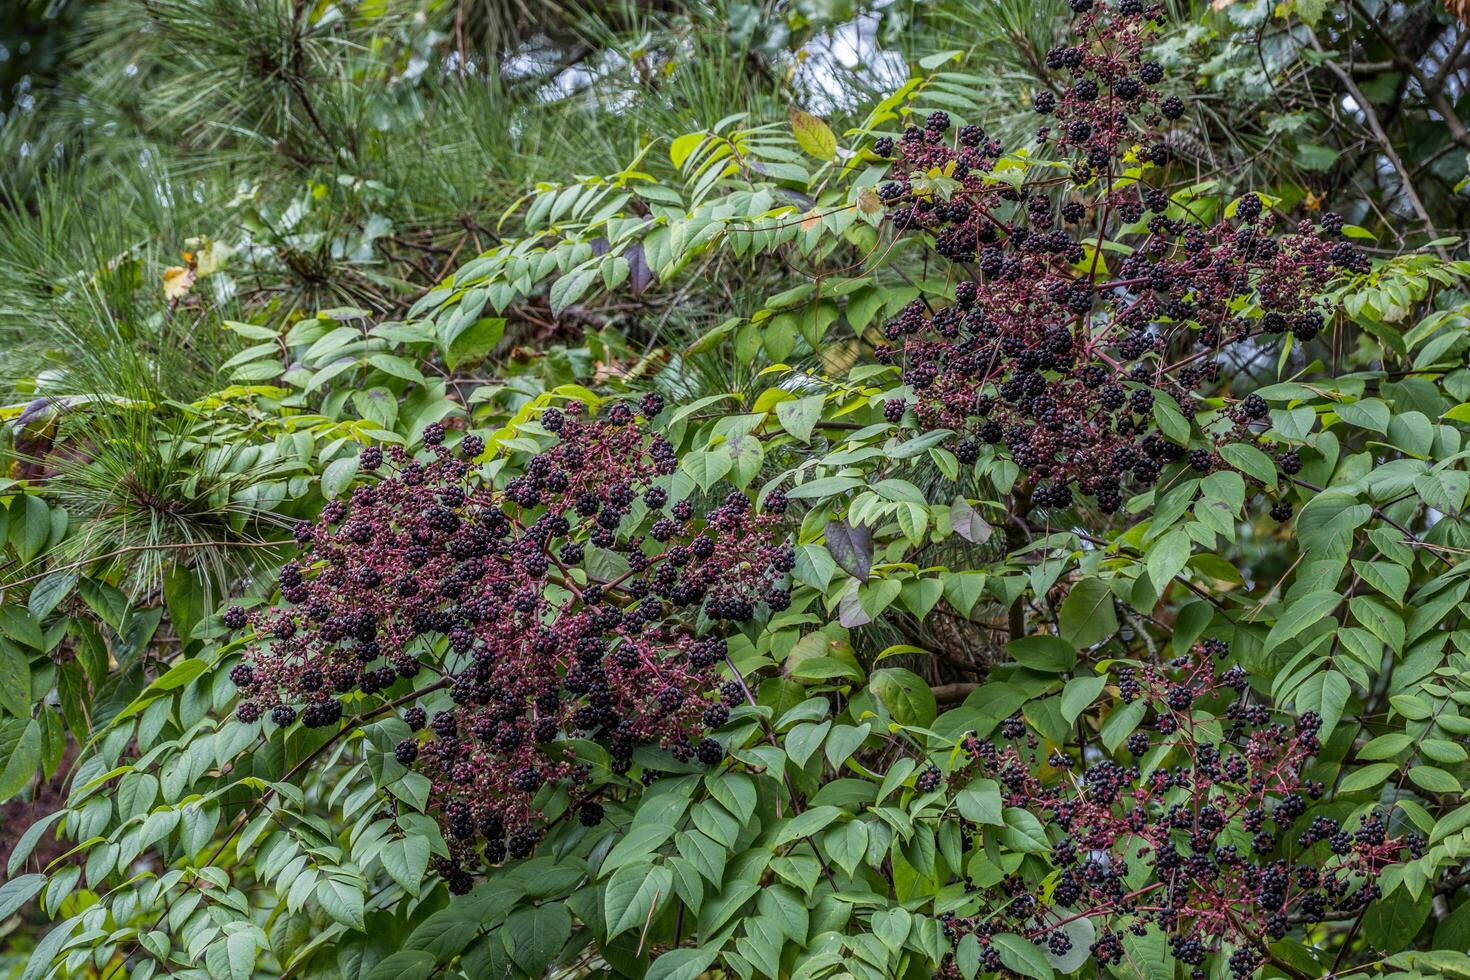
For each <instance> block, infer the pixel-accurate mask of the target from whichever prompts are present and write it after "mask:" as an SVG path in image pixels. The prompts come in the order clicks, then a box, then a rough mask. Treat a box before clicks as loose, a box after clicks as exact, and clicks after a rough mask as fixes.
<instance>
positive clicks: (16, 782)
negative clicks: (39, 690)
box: [0, 718, 41, 802]
mask: <svg viewBox="0 0 1470 980" xmlns="http://www.w3.org/2000/svg"><path fill="white" fill-rule="evenodd" d="M0 761H3V766H0V802H3V801H5V800H8V799H10V798H11V797H12V796H14V795H15V794H17V793H19V792H20V791H21V790H23V789H25V787H26V784H27V783H29V782H30V781H31V777H32V776H34V775H35V774H36V768H37V767H38V766H40V764H41V723H40V721H38V720H37V719H35V718H30V719H24V718H15V719H11V720H10V721H9V722H7V723H6V725H5V728H4V730H3V734H0Z"/></svg>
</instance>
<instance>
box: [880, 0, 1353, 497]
mask: <svg viewBox="0 0 1470 980" xmlns="http://www.w3.org/2000/svg"><path fill="white" fill-rule="evenodd" d="M1073 6H1074V7H1078V6H1080V7H1082V8H1085V10H1084V12H1083V13H1082V14H1081V15H1080V16H1079V17H1078V18H1077V20H1076V21H1075V24H1074V27H1075V32H1076V35H1077V41H1078V43H1076V44H1074V45H1071V46H1063V47H1058V48H1055V49H1053V50H1052V51H1050V52H1048V54H1047V56H1046V66H1047V68H1048V69H1049V70H1050V72H1051V78H1050V85H1051V87H1050V88H1048V89H1045V90H1043V91H1041V92H1039V93H1038V94H1037V96H1036V98H1035V108H1036V110H1037V112H1038V113H1041V114H1042V115H1043V116H1044V117H1045V118H1046V120H1047V122H1048V125H1047V126H1045V127H1043V128H1042V129H1041V131H1040V133H1039V137H1040V139H1041V140H1042V141H1043V143H1044V144H1045V145H1048V146H1050V147H1052V148H1053V149H1054V150H1055V151H1056V152H1057V154H1058V155H1059V156H1060V157H1061V160H1060V163H1061V164H1062V172H1063V174H1064V176H1056V175H1057V173H1058V171H1057V170H1055V169H1048V168H1042V167H1035V168H1032V169H1031V170H1030V171H1029V174H1030V175H1029V176H1028V177H1027V178H1026V180H1025V181H1024V182H1023V183H1022V184H1020V185H1019V186H1013V185H1011V184H1007V183H1005V182H1002V181H1000V180H998V179H997V178H996V177H995V175H994V174H992V173H991V172H989V171H990V168H991V166H992V165H993V161H994V160H995V158H996V157H997V156H998V155H999V154H1000V152H1001V148H1000V146H999V144H998V143H996V142H994V141H989V140H987V139H986V138H985V136H984V134H983V133H982V132H981V131H980V130H979V129H978V128H977V127H975V126H964V127H960V128H959V130H958V132H957V133H954V134H951V133H950V130H951V126H952V123H951V120H950V118H949V116H948V115H947V114H946V113H943V112H937V113H934V114H933V115H931V116H929V117H928V119H927V120H926V122H925V124H924V125H923V126H922V127H920V126H910V127H909V128H908V129H907V130H906V131H905V132H904V133H903V134H902V136H901V137H900V138H898V139H897V140H896V141H895V140H892V139H889V138H884V139H883V140H880V141H879V142H878V144H877V145H876V146H875V150H876V151H877V152H878V153H879V154H880V155H884V156H893V157H894V163H893V166H892V172H891V176H892V179H891V180H890V181H889V182H887V183H885V184H883V185H882V186H881V187H880V189H879V197H880V199H881V200H883V201H884V202H885V203H886V204H887V205H888V218H889V220H890V222H891V224H892V226H893V228H894V229H895V232H896V233H908V234H911V235H919V236H922V237H923V238H924V241H925V242H926V244H927V246H928V247H929V248H931V249H932V250H933V251H934V252H935V253H936V254H937V255H938V256H940V257H941V258H943V259H947V260H949V262H950V263H951V270H952V272H951V275H952V280H953V281H954V282H955V287H954V297H953V300H952V301H950V300H949V298H948V296H947V295H945V296H939V295H924V296H921V297H920V298H918V299H915V300H914V301H913V302H912V303H911V304H909V306H907V307H906V308H905V309H903V310H902V311H901V312H900V313H899V315H898V316H897V317H895V318H894V319H893V320H891V321H890V322H888V323H887V324H886V325H885V326H884V327H883V334H884V342H883V343H881V344H880V345H879V346H878V348H877V351H876V353H877V356H878V358H879V360H880V361H883V362H886V363H897V364H900V365H901V367H902V379H903V381H904V383H905V384H906V385H907V386H908V389H909V390H910V391H911V392H912V394H911V395H905V396H904V397H903V398H897V397H895V398H894V399H892V400H891V401H889V402H888V403H887V404H886V405H885V406H884V408H885V413H884V414H885V416H886V417H887V418H888V420H889V421H891V422H895V423H897V422H898V421H900V420H901V419H902V418H903V417H904V415H905V414H906V412H907V410H908V409H910V408H912V410H913V415H914V417H915V419H916V421H917V423H918V424H919V426H920V427H921V428H924V429H935V428H946V429H952V430H954V431H955V432H956V433H957V436H956V444H955V446H954V447H953V448H954V452H955V454H956V456H957V457H958V458H959V459H960V460H961V461H965V462H969V461H974V460H975V459H977V458H979V456H980V454H981V451H982V446H984V445H987V444H990V445H995V446H997V447H1003V448H1004V450H1005V451H1006V452H1007V453H1008V454H1009V456H1010V458H1011V459H1013V460H1014V461H1015V462H1016V463H1017V464H1018V465H1019V467H1020V468H1021V470H1022V471H1023V472H1024V473H1026V474H1027V475H1028V477H1029V483H1030V485H1031V487H1032V499H1033V500H1034V501H1035V502H1036V503H1038V504H1040V505H1050V506H1057V507H1065V506H1068V505H1070V504H1071V503H1072V502H1073V494H1074V489H1075V491H1076V492H1078V493H1081V494H1083V495H1085V496H1089V497H1093V498H1094V499H1095V501H1096V504H1097V506H1098V508H1099V509H1100V510H1102V511H1103V512H1105V513H1111V512H1113V511H1115V510H1117V509H1118V508H1119V507H1120V506H1121V504H1122V501H1123V499H1124V497H1125V496H1126V493H1127V492H1128V490H1129V488H1130V486H1131V487H1136V488H1146V487H1148V486H1150V485H1152V484H1153V483H1154V482H1155V481H1156V480H1158V478H1159V476H1160V473H1161V470H1162V469H1163V467H1165V466H1167V465H1169V464H1171V463H1175V462H1180V463H1184V462H1187V464H1188V465H1189V466H1190V467H1192V468H1193V469H1194V470H1196V471H1200V472H1206V471H1208V470H1210V469H1211V468H1213V467H1214V466H1216V465H1219V455H1218V452H1217V449H1218V446H1219V445H1220V444H1221V443H1224V442H1227V441H1241V440H1252V441H1254V440H1258V439H1259V436H1260V434H1261V433H1262V432H1263V431H1264V430H1265V429H1266V427H1267V425H1268V418H1267V416H1268V411H1267V406H1266V404H1265V402H1264V401H1263V400H1262V399H1261V398H1260V397H1259V396H1256V395H1254V394H1244V395H1243V396H1240V395H1236V396H1233V397H1232V396H1229V395H1227V397H1226V398H1225V399H1224V405H1225V407H1224V408H1221V409H1218V410H1216V411H1215V412H1214V414H1213V416H1206V417H1205V419H1204V420H1203V421H1204V424H1203V428H1202V432H1203V445H1201V444H1200V443H1199V442H1196V443H1195V447H1196V448H1195V449H1194V451H1193V452H1190V451H1189V436H1188V435H1187V433H1188V432H1189V429H1190V423H1189V419H1190V418H1191V417H1192V416H1195V415H1197V414H1199V413H1201V412H1203V411H1205V410H1206V409H1207V408H1208V407H1209V406H1207V405H1206V404H1205V403H1204V400H1203V393H1204V392H1207V391H1209V392H1211V393H1213V391H1214V390H1215V389H1216V388H1218V387H1219V386H1220V385H1221V382H1222V377H1221V375H1222V370H1221V369H1222V362H1221V359H1220V355H1221V354H1222V352H1224V351H1225V350H1226V349H1227V348H1231V347H1232V346H1237V347H1239V348H1241V349H1246V348H1248V347H1249V346H1250V345H1252V344H1261V343H1269V342H1270V341H1271V339H1272V338H1273V337H1279V336H1281V335H1284V334H1286V333H1290V334H1291V335H1292V337H1293V338H1294V339H1295V341H1296V342H1299V343H1304V342H1307V341H1309V340H1311V339H1312V338H1313V337H1315V336H1316V335H1317V334H1318V333H1319V331H1321V330H1322V329H1323V327H1324V324H1325V323H1326V322H1327V317H1328V315H1329V313H1330V312H1331V311H1329V310H1327V309H1324V308H1322V307H1321V306H1320V305H1319V304H1318V303H1317V301H1316V300H1315V298H1314V297H1315V296H1317V295H1318V294H1320V293H1321V292H1322V291H1323V288H1324V287H1325V286H1326V285H1327V284H1328V282H1329V281H1330V280H1331V279H1332V278H1333V277H1334V276H1336V275H1338V274H1339V273H1343V272H1346V273H1360V272H1364V271H1366V269H1367V260H1366V258H1365V257H1364V256H1363V255H1362V254H1361V253H1359V252H1358V251H1357V250H1356V249H1354V248H1353V246H1352V245H1351V244H1350V243H1348V242H1346V241H1343V240H1341V239H1340V238H1339V237H1338V235H1339V233H1340V232H1341V229H1342V221H1341V219H1339V218H1337V217H1336V216H1333V215H1326V216H1324V217H1323V219H1322V222H1321V224H1320V225H1314V224H1311V223H1308V222H1302V223H1300V224H1298V225H1296V226H1295V227H1291V228H1281V227H1278V225H1279V222H1278V217H1277V215H1276V214H1275V213H1273V212H1270V211H1269V210H1268V209H1266V208H1265V206H1264V202H1263V201H1262V199H1261V198H1260V197H1258V196H1256V195H1254V194H1247V195H1245V196H1244V197H1242V198H1240V199H1239V200H1238V201H1237V202H1235V204H1234V205H1233V206H1232V207H1231V208H1227V209H1225V212H1228V216H1227V214H1226V213H1225V212H1222V213H1219V214H1216V213H1214V212H1213V211H1212V210H1211V209H1210V208H1209V207H1208V206H1206V205H1204V204H1202V203H1201V202H1198V201H1195V200H1194V199H1192V198H1190V197H1188V196H1187V195H1174V196H1171V194H1170V193H1168V192H1167V191H1166V190H1164V189H1162V188H1161V187H1156V186H1151V185H1150V184H1148V183H1147V182H1146V181H1145V178H1147V177H1148V175H1150V174H1152V173H1161V172H1163V171H1164V169H1165V168H1166V167H1167V164H1168V161H1169V152H1168V149H1167V143H1166V141H1165V140H1164V138H1163V137H1164V135H1165V134H1164V132H1163V129H1164V127H1167V126H1168V125H1169V124H1170V121H1171V120H1173V119H1177V118H1178V117H1179V116H1180V115H1181V114H1182V113H1183V110H1184V106H1183V103H1182V102H1181V101H1180V100H1179V99H1178V98H1177V97H1175V96H1168V97H1161V96H1160V94H1159V92H1158V86H1159V85H1160V83H1161V82H1163V81H1164V72H1163V69H1162V68H1160V67H1159V65H1158V64H1157V63H1155V62H1152V61H1149V60H1147V59H1146V55H1145V48H1146V47H1147V44H1148V41H1149V39H1150V35H1151V30H1152V24H1153V22H1154V20H1155V19H1156V18H1157V16H1158V11H1157V9H1156V8H1145V7H1144V5H1143V4H1142V3H1139V2H1135V0H1123V2H1120V3H1118V4H1117V5H1116V6H1113V7H1104V6H1101V5H1098V6H1095V7H1094V6H1093V5H1092V4H1091V3H1089V2H1085V0H1082V2H1079V3H1078V4H1074V5H1073ZM1139 174H1141V175H1142V176H1136V175H1139ZM1161 419H1162V421H1161ZM1288 516H1289V513H1288Z"/></svg>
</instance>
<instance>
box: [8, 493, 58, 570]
mask: <svg viewBox="0 0 1470 980" xmlns="http://www.w3.org/2000/svg"><path fill="white" fill-rule="evenodd" d="M17 511H18V513H17ZM50 537H51V509H50V508H49V507H47V506H46V502H45V501H44V500H42V499H41V498H40V497H35V496H31V495H30V494H26V495H25V496H23V497H18V498H16V499H15V500H12V501H11V502H10V543H11V544H13V545H14V546H15V551H16V554H17V555H19V556H20V560H21V561H22V562H28V561H30V560H31V559H32V558H35V557H36V556H37V555H39V554H40V553H41V549H42V548H44V547H45V546H46V541H47V540H48V539H49V538H50Z"/></svg>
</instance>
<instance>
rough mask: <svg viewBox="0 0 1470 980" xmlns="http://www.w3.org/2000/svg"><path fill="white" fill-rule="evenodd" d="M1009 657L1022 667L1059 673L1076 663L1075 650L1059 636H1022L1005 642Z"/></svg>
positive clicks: (1069, 668)
mask: <svg viewBox="0 0 1470 980" xmlns="http://www.w3.org/2000/svg"><path fill="white" fill-rule="evenodd" d="M1006 650H1007V651H1009V653H1010V655H1011V659H1012V660H1014V661H1015V662H1016V663H1018V664H1020V665H1021V666H1023V667H1030V668H1031V669H1032V670H1041V671H1046V672H1047V673H1049V674H1060V673H1062V672H1063V671H1066V670H1071V669H1072V667H1073V666H1074V665H1075V664H1076V663H1077V650H1076V648H1075V647H1073V646H1072V644H1070V643H1068V642H1067V641H1066V640H1064V639H1062V638H1061V637H1059V636H1023V637H1021V638H1020V639H1019V640H1012V641H1011V642H1009V643H1007V644H1006Z"/></svg>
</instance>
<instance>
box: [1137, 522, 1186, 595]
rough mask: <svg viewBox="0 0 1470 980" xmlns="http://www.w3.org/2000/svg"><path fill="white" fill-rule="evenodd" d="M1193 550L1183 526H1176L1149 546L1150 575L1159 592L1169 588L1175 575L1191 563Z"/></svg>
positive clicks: (1147, 561)
mask: <svg viewBox="0 0 1470 980" xmlns="http://www.w3.org/2000/svg"><path fill="white" fill-rule="evenodd" d="M1191 550H1192V545H1191V543H1190V538H1189V534H1188V533H1186V532H1185V530H1184V529H1183V528H1174V529H1173V530H1172V531H1169V532H1168V533H1167V534H1164V535H1163V536H1161V537H1160V538H1158V539H1157V540H1155V541H1154V542H1153V544H1151V545H1149V547H1148V558H1147V560H1146V564H1147V566H1148V577H1149V578H1150V579H1151V580H1152V581H1153V583H1154V588H1155V589H1156V590H1158V592H1159V593H1161V594H1162V593H1163V591H1164V590H1165V589H1166V588H1168V586H1169V583H1170V581H1172V580H1173V578H1174V576H1175V575H1178V574H1179V573H1180V572H1181V571H1183V570H1184V566H1185V565H1187V564H1189V554H1190V551H1191Z"/></svg>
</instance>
